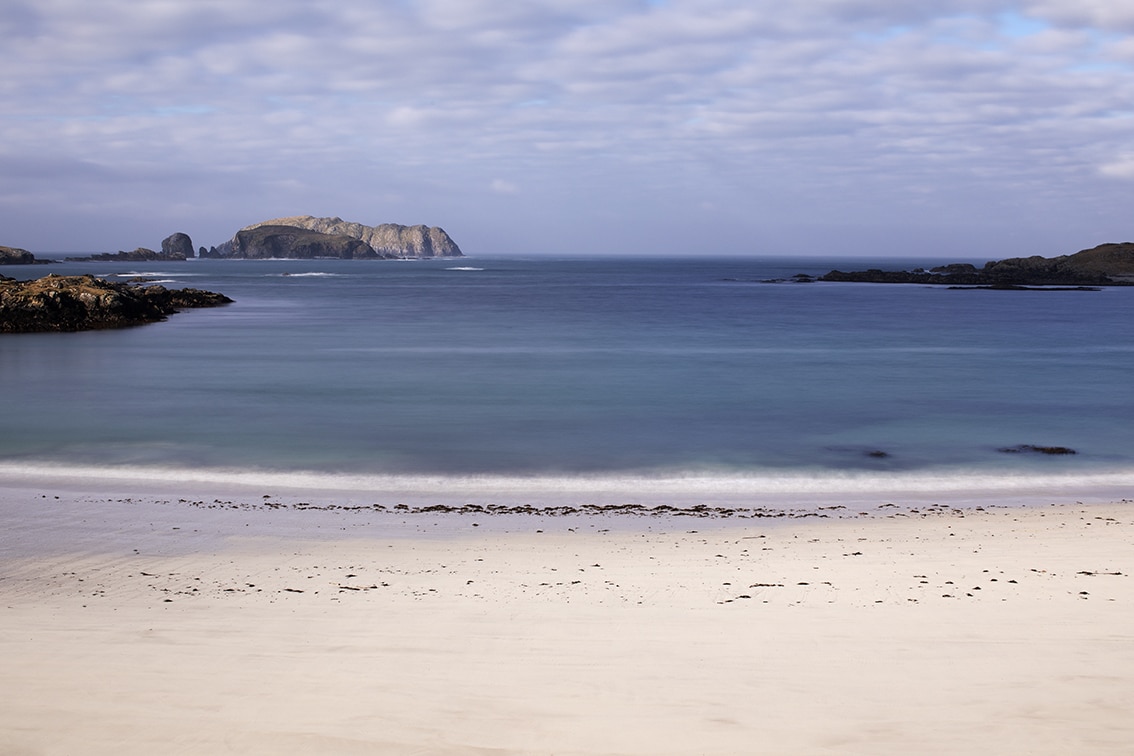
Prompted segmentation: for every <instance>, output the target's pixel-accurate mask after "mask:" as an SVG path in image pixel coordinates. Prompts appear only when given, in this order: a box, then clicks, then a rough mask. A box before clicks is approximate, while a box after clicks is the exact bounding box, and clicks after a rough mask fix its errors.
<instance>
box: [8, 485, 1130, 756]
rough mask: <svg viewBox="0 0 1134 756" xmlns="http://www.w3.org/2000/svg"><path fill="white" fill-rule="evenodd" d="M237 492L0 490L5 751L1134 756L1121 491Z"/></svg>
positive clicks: (13, 754) (1125, 513) (1126, 508)
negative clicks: (948, 501)
mask: <svg viewBox="0 0 1134 756" xmlns="http://www.w3.org/2000/svg"><path fill="white" fill-rule="evenodd" d="M56 495H58V496H60V498H59V499H55V498H54V497H55V496H56ZM241 503H245V504H260V503H261V502H259V501H257V497H253V496H250V495H249V496H247V497H246V498H245V500H244V501H243V502H240V501H237V502H234V504H233V508H216V509H209V508H207V507H197V506H190V505H189V504H187V503H185V502H178V501H177V500H175V499H174V500H170V499H163V500H157V499H154V498H153V497H150V498H145V497H143V498H139V499H134V500H132V501H129V502H127V501H124V500H120V499H113V498H111V499H108V498H101V499H100V498H98V497H97V496H80V495H75V494H73V493H67V492H65V491H62V490H60V491H55V492H52V493H45V492H43V491H37V490H32V489H27V490H19V489H14V488H9V489H7V490H0V526H3V529H2V530H0V533H3V534H4V535H3V538H4V541H3V543H2V544H0V546H2V548H0V617H2V621H0V754H3V756H25V755H29V754H119V755H129V754H147V755H149V754H157V753H162V754H221V753H234V754H292V753H296V754H298V753H305V754H307V753H318V754H493V755H499V754H559V755H568V754H1129V753H1131V752H1134V580H1132V579H1131V577H1130V576H1131V574H1134V503H1117V504H1091V505H1089V506H1088V505H1083V504H1076V503H1074V502H1070V501H1060V502H1056V503H1051V504H1045V505H1043V506H1036V507H1032V508H1000V507H992V506H986V507H985V508H984V510H983V511H978V510H971V509H970V510H965V511H959V510H953V509H952V508H950V507H942V506H936V507H932V508H927V507H926V505H925V503H924V502H923V503H921V504H920V505H917V504H915V505H913V507H912V508H913V509H916V511H911V506H910V505H908V504H899V506H883V507H878V506H874V507H871V508H870V509H869V510H868V514H866V515H857V514H856V513H854V512H849V511H847V510H831V511H830V512H829V513H830V514H831V515H832V516H835V515H845V516H846V518H845V519H834V518H833V517H832V519H824V520H818V519H774V520H728V521H718V520H699V519H694V518H670V519H658V518H635V517H626V516H622V517H590V518H579V517H573V518H543V517H531V516H515V517H503V518H495V519H493V518H485V517H481V516H471V515H463V516H458V515H437V516H433V515H426V514H415V515H409V516H405V515H401V514H395V513H391V514H376V513H360V512H326V511H294V510H291V509H287V508H280V509H263V508H259V509H253V508H240V506H239V505H240V504H241ZM860 508H861V507H855V509H856V510H858V509H860ZM850 515H854V516H850ZM474 524H475V525H474ZM537 531H543V532H537Z"/></svg>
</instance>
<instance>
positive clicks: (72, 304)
mask: <svg viewBox="0 0 1134 756" xmlns="http://www.w3.org/2000/svg"><path fill="white" fill-rule="evenodd" d="M230 302H232V300H231V299H229V298H228V297H226V296H224V295H223V294H216V293H214V292H210V291H201V290H200V289H167V288H165V287H164V286H156V285H155V286H140V285H136V284H127V283H112V282H110V281H106V280H103V279H101V278H95V277H94V276H90V275H85V276H57V275H49V276H44V277H43V278H39V279H36V280H34V281H17V280H16V279H14V278H8V277H7V276H0V333H36V332H45V331H90V330H96V329H102V328H124V327H126V326H134V325H141V324H143V323H153V322H156V321H159V320H165V319H166V317H167V316H169V315H172V314H173V313H176V312H178V311H179V310H181V309H182V308H189V307H217V306H219V305H224V304H228V303H230Z"/></svg>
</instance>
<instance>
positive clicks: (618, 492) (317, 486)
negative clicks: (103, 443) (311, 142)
mask: <svg viewBox="0 0 1134 756" xmlns="http://www.w3.org/2000/svg"><path fill="white" fill-rule="evenodd" d="M53 484H54V485H64V486H68V487H74V486H75V485H76V484H80V485H82V486H83V487H84V488H85V489H88V490H98V489H101V490H118V489H126V490H153V489H157V490H163V491H182V492H185V493H190V492H195V491H199V490H202V489H206V490H215V489H223V490H230V489H235V490H240V489H249V490H256V491H261V490H264V491H272V492H278V491H279V489H287V490H292V491H304V492H308V493H309V494H310V495H316V496H322V497H323V498H324V499H331V500H340V499H343V498H357V497H359V496H362V497H384V498H391V497H393V498H397V499H416V500H428V501H432V502H446V503H453V502H468V501H477V502H480V503H523V504H529V505H533V506H539V505H540V504H545V505H553V504H562V503H565V502H573V503H581V502H603V503H613V502H656V503H675V502H682V503H686V504H696V503H722V502H731V503H737V502H746V503H749V504H781V505H783V504H786V503H792V502H795V503H801V502H804V503H812V504H814V503H822V502H832V501H842V502H859V501H874V502H879V501H884V500H889V499H892V498H902V497H905V498H912V499H926V498H931V499H938V498H940V499H945V500H949V501H953V502H958V501H969V502H988V501H996V500H1017V501H1020V500H1028V501H1037V500H1047V499H1050V498H1058V499H1060V500H1066V499H1073V500H1085V499H1099V500H1107V501H1116V500H1119V499H1122V498H1123V497H1124V496H1129V495H1130V491H1131V490H1132V488H1134V468H1121V469H1111V470H1099V471H1093V472H1086V473H1084V472H1078V473H1072V472H1067V473H1047V474H1038V475H1037V474H1035V473H1034V472H1026V471H1021V472H1006V471H1002V470H1001V471H989V470H987V469H984V470H975V469H965V468H956V469H939V470H935V471H932V472H926V471H918V472H889V473H885V472H852V471H843V472H835V471H781V470H768V471H762V472H761V471H751V472H730V471H722V472H715V471H679V470H671V471H658V472H641V473H615V474H580V475H566V474H546V475H499V474H492V475H458V474H452V475H446V474H389V473H347V472H320V471H312V470H273V469H267V468H261V469H234V468H194V467H171V466H144V465H131V466H109V467H107V466H93V465H75V464H65V463H50V462H22V463H21V462H4V463H0V487H2V486H29V485H42V486H50V485H53Z"/></svg>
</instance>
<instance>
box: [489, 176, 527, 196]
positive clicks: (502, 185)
mask: <svg viewBox="0 0 1134 756" xmlns="http://www.w3.org/2000/svg"><path fill="white" fill-rule="evenodd" d="M489 187H490V188H491V189H492V191H494V192H496V193H497V194H515V193H517V192H518V191H520V187H518V186H516V185H515V184H513V183H512V182H511V181H505V180H504V179H493V180H492V183H491V184H490V185H489Z"/></svg>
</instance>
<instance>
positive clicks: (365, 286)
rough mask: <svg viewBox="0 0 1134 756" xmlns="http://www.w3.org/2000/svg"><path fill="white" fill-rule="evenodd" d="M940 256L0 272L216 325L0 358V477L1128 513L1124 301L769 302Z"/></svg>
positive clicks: (23, 341) (1089, 296) (306, 263)
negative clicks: (968, 493) (1084, 503)
mask: <svg viewBox="0 0 1134 756" xmlns="http://www.w3.org/2000/svg"><path fill="white" fill-rule="evenodd" d="M956 261H957V260H925V259H916V260H903V259H896V258H889V259H881V260H879V259H848V258H832V259H822V258H775V257H761V258H755V257H754V258H713V257H690V258H682V259H678V258H667V259H650V258H644V257H625V258H618V257H584V256H579V257H563V258H552V257H541V256H531V257H529V258H521V257H492V256H484V257H480V256H476V257H466V258H459V259H443V260H415V261H349V260H190V261H186V262H176V263H173V262H169V263H143V264H139V263H122V262H112V263H111V262H99V263H76V262H67V263H62V264H57V265H51V266H18V267H17V266H9V267H7V268H6V269H5V270H4V271H2V272H4V273H5V274H6V275H9V276H14V277H17V278H34V277H38V276H41V275H45V274H47V273H56V274H76V273H85V272H92V273H95V274H97V275H100V276H103V277H106V278H109V279H111V280H118V281H128V280H137V279H144V280H146V281H149V282H152V283H160V284H161V285H163V286H167V287H170V288H179V287H195V288H201V289H207V290H211V291H218V292H221V293H224V294H226V295H228V296H230V297H231V298H232V299H234V300H235V302H234V303H233V304H231V305H228V306H226V307H221V308H216V309H199V310H187V311H184V312H182V313H179V314H176V315H173V316H171V317H170V318H169V319H168V320H167V321H165V322H161V323H155V324H151V325H146V326H141V327H136V328H128V329H121V330H108V331H94V332H84V333H49V334H19V335H4V336H0V385H2V386H3V400H2V407H3V411H2V412H0V472H4V473H6V474H9V475H13V474H20V473H35V472H41V473H42V472H48V473H55V474H60V475H73V476H79V477H82V476H87V477H89V478H92V479H93V478H97V477H99V476H114V477H116V478H122V479H137V480H184V481H198V482H201V481H213V482H218V481H219V482H223V481H228V482H231V483H248V484H249V485H263V484H268V483H274V484H280V485H295V486H304V487H308V488H312V489H318V490H327V491H331V490H348V489H349V490H351V491H356V492H357V491H367V490H374V491H380V490H381V491H401V492H410V491H413V492H417V494H418V495H419V496H421V497H424V499H425V500H428V499H429V497H431V496H432V497H438V498H446V497H448V498H450V499H455V500H470V499H476V500H478V501H494V500H496V499H504V498H506V497H507V496H509V495H511V496H513V497H514V496H515V495H516V492H517V491H522V492H523V496H524V497H526V498H525V501H530V502H532V503H536V504H538V503H540V502H542V501H552V500H555V501H562V500H563V499H564V497H567V498H571V497H576V498H578V497H583V498H585V497H593V496H597V495H599V493H601V494H602V495H603V496H604V497H606V500H608V501H610V500H621V499H625V500H631V499H636V498H641V497H643V496H646V497H648V496H650V495H660V494H662V493H666V494H669V495H678V494H682V493H683V492H684V494H685V495H686V496H687V497H688V498H691V499H696V498H698V497H701V498H705V497H713V496H718V497H719V496H724V497H726V498H727V497H728V496H733V497H740V498H743V497H744V496H747V495H750V494H756V493H760V494H767V495H773V496H774V495H778V494H780V493H783V494H786V493H796V494H798V493H800V492H802V493H805V494H806V493H807V492H815V493H819V492H828V493H838V492H846V491H855V492H858V494H859V495H863V496H870V495H873V494H875V493H877V495H878V496H882V495H883V494H884V492H887V491H892V490H908V491H931V492H932V491H949V490H954V489H957V490H960V489H971V488H984V489H992V490H1003V491H1006V492H1009V493H1011V492H1013V491H1021V490H1024V489H1028V490H1035V489H1037V488H1039V489H1042V488H1043V487H1044V486H1053V487H1060V488H1062V489H1066V490H1075V489H1076V487H1083V486H1088V485H1109V486H1111V487H1112V488H1115V490H1120V491H1121V490H1125V488H1129V489H1130V492H1131V494H1134V390H1132V383H1134V380H1132V379H1134V288H1103V289H1101V290H1096V291H1043V290H1040V291H992V290H983V289H949V288H945V287H930V286H919V285H873V284H850V283H825V282H811V283H802V282H798V281H797V279H795V278H793V277H794V276H795V275H796V274H801V273H802V274H808V275H812V276H814V275H819V274H822V273H825V272H827V271H829V270H831V269H834V268H838V269H842V270H860V269H865V268H871V267H876V268H887V269H908V268H913V267H922V266H924V267H929V266H931V265H934V264H939V263H945V262H956ZM978 262H979V261H978ZM1029 447H1062V448H1064V449H1067V450H1073V451H1074V453H1073V454H1071V453H1067V454H1044V453H1041V452H1037V451H1035V450H1033V449H1031V448H1029ZM508 492H511V493H510V494H509V493H508ZM651 492H652V493H651Z"/></svg>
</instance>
